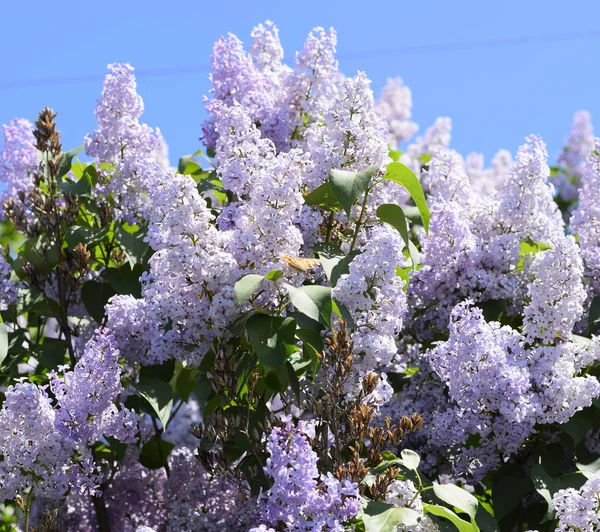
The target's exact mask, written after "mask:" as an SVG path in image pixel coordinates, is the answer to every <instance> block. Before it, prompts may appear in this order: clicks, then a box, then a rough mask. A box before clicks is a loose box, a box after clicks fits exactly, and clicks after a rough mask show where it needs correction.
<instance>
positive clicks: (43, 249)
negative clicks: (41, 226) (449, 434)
mask: <svg viewBox="0 0 600 532" xmlns="http://www.w3.org/2000/svg"><path fill="white" fill-rule="evenodd" d="M17 256H18V258H17V261H18V262H19V264H15V269H16V268H18V267H19V266H21V267H22V264H23V263H24V262H28V263H30V264H31V265H32V266H33V267H34V268H35V270H36V271H37V272H38V273H41V274H42V275H46V274H48V273H50V272H51V271H52V270H53V269H54V267H55V266H56V265H57V264H58V249H57V247H56V245H54V243H53V242H52V241H51V240H50V241H49V239H48V237H47V236H39V237H35V238H30V239H29V240H25V242H23V244H22V245H21V247H20V248H19V250H18V251H17Z"/></svg>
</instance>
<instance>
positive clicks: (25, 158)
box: [0, 118, 37, 204]
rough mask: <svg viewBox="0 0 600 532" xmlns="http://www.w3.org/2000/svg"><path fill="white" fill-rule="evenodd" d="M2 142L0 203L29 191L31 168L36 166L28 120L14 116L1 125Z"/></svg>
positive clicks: (34, 150) (0, 153) (0, 154)
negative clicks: (2, 188)
mask: <svg viewBox="0 0 600 532" xmlns="http://www.w3.org/2000/svg"><path fill="white" fill-rule="evenodd" d="M2 134H3V136H4V142H3V145H2V149H1V150H0V183H2V184H3V185H4V186H5V188H4V190H3V191H2V193H1V194H0V203H2V204H4V202H5V201H6V200H8V199H10V198H14V199H15V200H18V199H19V194H20V193H25V194H27V193H29V191H30V190H31V189H32V187H33V178H32V176H31V172H32V170H33V169H34V168H35V167H36V166H37V155H36V154H37V150H36V148H35V146H34V144H35V137H34V136H33V126H32V124H31V122H29V120H25V119H24V118H15V119H14V120H11V121H10V122H9V123H8V124H4V125H3V126H2Z"/></svg>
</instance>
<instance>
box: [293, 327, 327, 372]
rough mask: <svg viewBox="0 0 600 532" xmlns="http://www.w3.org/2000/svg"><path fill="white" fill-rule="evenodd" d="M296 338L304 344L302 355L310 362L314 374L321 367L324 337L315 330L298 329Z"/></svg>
mask: <svg viewBox="0 0 600 532" xmlns="http://www.w3.org/2000/svg"><path fill="white" fill-rule="evenodd" d="M296 336H297V337H298V339H299V340H300V341H301V342H302V354H303V355H304V358H306V359H308V360H310V362H311V370H312V372H313V374H314V373H315V372H316V371H317V367H318V365H319V362H320V360H319V353H322V352H323V337H322V336H321V334H320V333H319V332H317V331H315V330H313V329H296Z"/></svg>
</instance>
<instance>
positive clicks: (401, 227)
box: [376, 203, 421, 269]
mask: <svg viewBox="0 0 600 532" xmlns="http://www.w3.org/2000/svg"><path fill="white" fill-rule="evenodd" d="M376 214H377V217H378V218H379V219H380V220H381V221H382V222H385V223H388V224H390V225H391V226H392V227H394V228H395V229H396V230H397V231H398V232H399V233H400V236H402V240H404V244H405V245H406V247H407V249H408V253H409V255H410V258H411V261H412V264H413V269H416V267H417V264H419V263H420V262H421V257H420V255H419V250H418V249H417V248H416V246H415V245H414V244H413V242H412V240H411V239H410V238H409V237H408V227H407V223H406V217H405V216H404V211H403V210H402V208H401V207H400V206H398V205H394V204H392V203H385V204H383V205H380V206H379V207H377V212H376Z"/></svg>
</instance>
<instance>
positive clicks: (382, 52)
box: [0, 29, 600, 91]
mask: <svg viewBox="0 0 600 532" xmlns="http://www.w3.org/2000/svg"><path fill="white" fill-rule="evenodd" d="M599 37H600V29H593V30H587V31H573V32H561V33H549V34H543V35H529V36H524V37H503V38H494V39H480V40H471V41H453V42H447V43H432V44H422V45H408V46H402V47H398V48H383V49H372V50H356V51H353V52H346V53H344V52H341V53H338V54H337V57H338V59H340V60H342V61H348V60H352V59H363V58H369V57H394V56H401V55H417V54H428V53H438V52H454V51H460V50H481V49H490V48H504V47H509V46H521V45H526V44H541V43H551V42H566V41H579V40H587V39H597V38H599ZM207 72H210V65H201V64H191V65H181V66H171V67H159V68H137V69H136V71H135V73H136V77H137V78H152V77H173V76H185V75H194V74H204V73H207ZM103 79H104V74H103V73H102V74H82V75H77V76H56V77H43V78H30V79H21V80H18V79H17V80H8V81H0V91H2V90H11V89H21V88H29V87H47V86H53V85H75V84H81V83H96V82H101V81H102V80H103Z"/></svg>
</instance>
